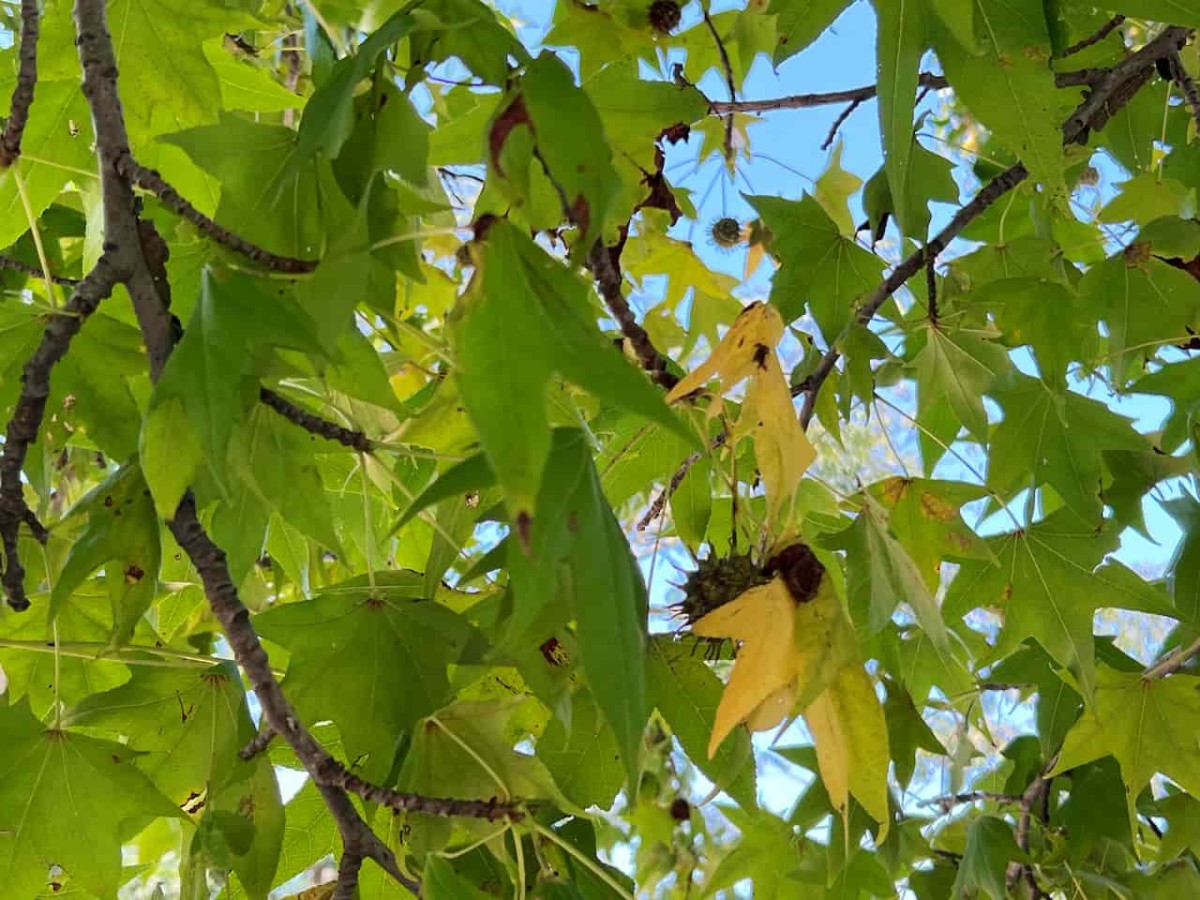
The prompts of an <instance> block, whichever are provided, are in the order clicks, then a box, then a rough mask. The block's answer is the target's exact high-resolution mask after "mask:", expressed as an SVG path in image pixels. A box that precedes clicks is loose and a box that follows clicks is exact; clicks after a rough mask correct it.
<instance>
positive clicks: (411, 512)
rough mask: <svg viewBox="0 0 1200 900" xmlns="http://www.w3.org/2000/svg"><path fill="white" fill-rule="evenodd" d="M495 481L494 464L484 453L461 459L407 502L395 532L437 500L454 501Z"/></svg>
mask: <svg viewBox="0 0 1200 900" xmlns="http://www.w3.org/2000/svg"><path fill="white" fill-rule="evenodd" d="M495 483H496V476H495V475H494V474H493V472H492V468H491V466H489V465H488V462H487V458H486V457H485V456H484V455H483V454H482V453H476V454H475V455H474V456H468V457H467V458H466V459H464V460H463V461H462V462H458V463H455V464H454V465H452V466H451V467H450V468H448V469H447V470H446V471H444V472H442V474H441V475H439V476H438V479H437V481H435V482H434V483H433V484H431V485H429V487H427V488H425V490H423V491H421V493H419V494H418V495H417V496H416V498H414V499H413V501H412V503H410V504H409V505H408V509H406V510H405V511H404V515H402V516H401V517H400V518H399V520H398V521H397V522H396V524H395V525H393V526H392V533H393V534H394V533H396V532H397V531H399V530H400V529H401V528H403V527H404V526H405V525H407V524H408V523H409V522H411V521H412V519H413V517H414V516H416V515H417V514H418V513H420V512H421V511H422V510H425V509H428V508H429V507H431V506H433V505H434V504H435V503H440V502H442V501H443V500H451V499H453V498H455V497H459V496H461V495H463V494H469V493H470V492H471V491H476V490H479V489H480V488H485V487H490V486H491V485H493V484H495Z"/></svg>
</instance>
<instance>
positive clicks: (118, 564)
mask: <svg viewBox="0 0 1200 900" xmlns="http://www.w3.org/2000/svg"><path fill="white" fill-rule="evenodd" d="M75 511H76V512H81V513H86V514H87V517H88V523H87V527H86V528H85V529H84V531H83V533H82V534H81V535H80V536H79V538H78V539H76V540H75V542H74V543H72V545H71V549H70V551H69V552H68V554H67V559H66V562H64V563H63V568H62V571H61V572H59V574H58V578H57V579H56V580H55V581H54V589H53V591H52V592H51V595H50V610H51V618H53V617H54V616H55V615H56V614H57V613H58V612H59V611H60V610H61V609H62V607H63V604H64V603H66V601H67V598H68V597H70V595H71V594H72V592H74V591H75V590H76V588H78V587H79V586H80V585H81V584H83V582H84V581H85V580H86V579H87V578H88V576H90V575H91V574H92V573H93V572H95V571H96V569H98V568H100V567H102V566H103V567H104V570H105V571H104V584H105V587H106V589H107V593H108V599H109V604H110V605H111V607H112V617H113V630H112V642H113V644H114V645H117V644H121V643H124V642H125V641H126V640H127V639H128V638H129V636H130V635H131V634H132V633H133V629H134V627H135V626H136V625H137V622H138V620H139V619H140V618H141V617H142V614H143V613H144V612H145V611H146V610H147V609H148V608H149V607H150V604H151V603H152V602H153V601H154V597H155V594H156V593H157V588H158V569H159V565H160V561H161V558H162V551H161V548H160V545H159V525H158V517H157V516H156V515H155V512H154V504H153V502H152V501H151V499H150V490H149V489H148V488H147V487H146V482H145V480H144V479H143V478H142V472H141V469H139V468H138V466H137V465H136V464H132V463H128V464H126V465H125V466H123V467H122V468H120V469H119V470H117V471H116V472H115V473H113V474H112V475H111V476H109V478H107V479H106V480H105V481H104V482H102V483H101V484H100V485H98V486H97V487H96V488H95V489H94V490H92V491H91V492H90V493H89V494H88V495H87V496H86V497H84V498H83V499H82V500H81V501H80V502H79V504H78V506H77V507H76V509H75Z"/></svg>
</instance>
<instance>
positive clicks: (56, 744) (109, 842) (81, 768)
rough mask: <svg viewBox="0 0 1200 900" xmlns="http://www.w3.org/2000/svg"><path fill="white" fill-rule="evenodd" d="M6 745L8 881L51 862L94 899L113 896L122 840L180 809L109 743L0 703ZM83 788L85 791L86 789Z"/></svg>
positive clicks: (2, 813)
mask: <svg viewBox="0 0 1200 900" xmlns="http://www.w3.org/2000/svg"><path fill="white" fill-rule="evenodd" d="M0 735H3V738H4V746H5V748H6V750H7V752H6V753H5V760H4V763H3V764H2V765H0V775H2V776H3V777H0V863H4V864H5V865H4V870H3V872H2V873H0V874H2V875H3V878H4V883H5V884H6V885H12V884H19V883H22V881H24V879H26V878H28V877H29V874H30V873H29V871H28V870H27V869H25V870H24V871H23V870H22V869H23V868H24V867H35V871H36V873H37V876H41V877H44V875H45V872H46V868H47V865H46V861H49V860H53V861H54V862H55V863H56V864H58V865H60V866H62V867H63V868H64V869H66V870H67V872H69V873H70V875H71V878H72V879H73V880H75V881H78V882H79V883H80V884H81V885H83V886H84V887H86V888H87V889H88V890H90V891H91V892H92V893H93V894H95V895H97V896H99V897H115V896H116V894H117V888H118V887H119V885H120V884H121V882H122V881H123V880H124V879H123V878H122V875H121V843H122V840H123V839H128V838H131V837H133V835H134V834H135V833H136V832H137V831H139V830H140V827H141V825H145V824H146V823H148V821H149V820H150V819H152V818H154V817H157V816H167V817H174V818H177V817H179V815H180V812H179V809H178V808H177V807H176V806H175V805H174V804H173V803H172V802H171V801H169V800H168V799H167V798H166V797H164V796H163V795H162V794H160V793H159V792H158V790H157V789H155V787H154V786H153V785H152V784H151V783H150V782H149V780H147V778H146V776H145V775H143V774H142V773H141V772H139V771H138V770H137V769H136V768H135V766H134V765H133V760H134V759H135V758H136V754H135V753H133V752H132V751H131V750H129V748H127V747H125V746H123V745H121V744H118V743H114V742H111V741H101V740H96V739H95V738H90V737H84V736H83V735H79V734H74V733H72V732H69V731H61V730H57V729H47V728H44V726H43V725H42V724H41V723H40V722H39V721H38V720H37V719H35V718H34V717H33V716H32V715H31V714H30V712H29V707H28V706H26V705H25V704H19V705H17V706H11V707H0ZM85 786H86V789H84V787H85Z"/></svg>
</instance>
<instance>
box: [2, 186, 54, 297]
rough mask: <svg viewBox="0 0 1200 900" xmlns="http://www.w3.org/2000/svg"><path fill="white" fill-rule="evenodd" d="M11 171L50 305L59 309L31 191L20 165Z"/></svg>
mask: <svg viewBox="0 0 1200 900" xmlns="http://www.w3.org/2000/svg"><path fill="white" fill-rule="evenodd" d="M9 171H10V172H12V177H13V184H15V185H16V186H17V194H18V195H19V196H20V198H21V206H22V207H23V208H24V209H25V219H26V221H28V222H29V234H30V236H31V237H32V238H33V246H34V247H35V248H36V249H37V255H38V262H39V263H41V265H42V278H43V280H45V282H46V294H47V295H48V296H49V297H50V305H51V306H53V307H54V308H55V309H58V307H59V306H60V304H59V302H58V299H59V298H58V292H57V291H55V290H54V278H53V277H52V276H51V275H50V262H49V260H48V259H47V257H46V247H45V245H44V244H43V243H42V230H41V229H40V228H38V223H37V216H36V215H34V212H33V204H32V203H30V202H29V192H28V191H26V190H25V179H24V178H23V177H22V176H21V169H20V167H19V166H14V167H13V168H12V169H10V170H9Z"/></svg>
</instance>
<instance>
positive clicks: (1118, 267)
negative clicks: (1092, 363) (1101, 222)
mask: <svg viewBox="0 0 1200 900" xmlns="http://www.w3.org/2000/svg"><path fill="white" fill-rule="evenodd" d="M1142 246H1143V247H1144V245H1142ZM1137 248H1138V245H1134V247H1133V248H1131V249H1130V250H1128V251H1126V252H1125V253H1124V254H1118V255H1117V256H1113V257H1110V258H1109V259H1107V260H1105V261H1104V262H1103V263H1101V264H1100V265H1098V266H1093V267H1092V268H1091V269H1090V270H1089V271H1088V273H1087V274H1086V275H1085V276H1084V277H1083V280H1082V281H1081V282H1080V284H1079V293H1080V297H1081V299H1082V300H1083V302H1084V303H1085V304H1087V305H1089V306H1090V307H1091V308H1093V309H1095V310H1096V311H1097V312H1098V313H1099V315H1100V316H1101V317H1102V318H1103V319H1104V321H1105V323H1106V324H1107V326H1108V345H1109V350H1110V353H1111V356H1110V361H1109V368H1110V370H1111V372H1112V379H1113V383H1114V384H1115V385H1117V386H1118V387H1123V386H1124V385H1125V384H1127V383H1128V381H1129V378H1130V376H1131V375H1134V374H1137V370H1138V368H1140V367H1139V366H1138V363H1139V360H1140V359H1144V358H1150V357H1153V356H1154V355H1155V354H1156V353H1157V351H1158V350H1159V348H1161V347H1162V346H1164V345H1165V344H1170V343H1181V342H1183V341H1186V340H1187V337H1188V335H1189V333H1190V331H1191V330H1192V329H1194V328H1196V327H1197V326H1200V282H1197V281H1196V279H1194V278H1192V277H1191V276H1190V275H1189V274H1188V273H1187V272H1184V271H1182V270H1180V269H1176V268H1174V267H1173V266H1170V265H1168V264H1167V263H1165V262H1162V261H1161V260H1158V259H1154V258H1153V257H1150V258H1145V257H1144V255H1143V254H1142V253H1139V252H1138V249H1137Z"/></svg>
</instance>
